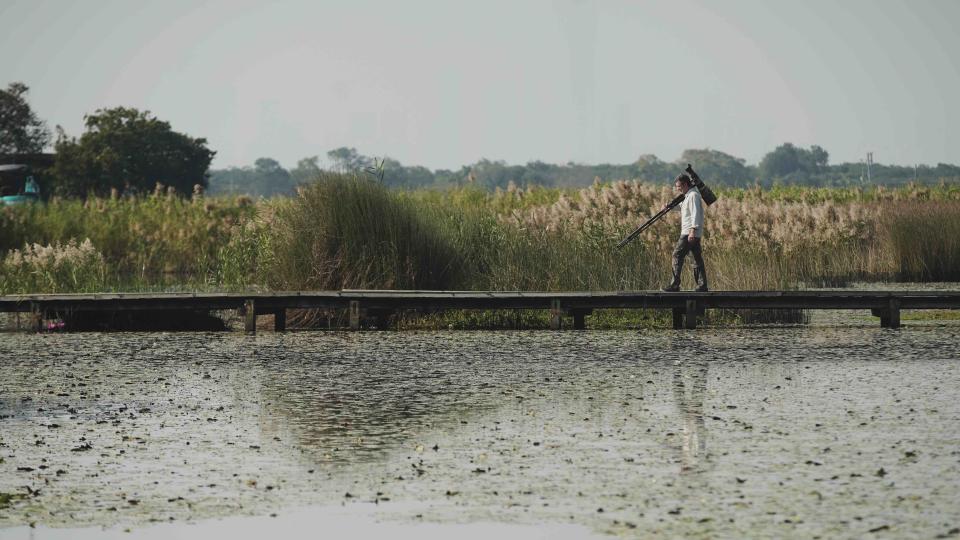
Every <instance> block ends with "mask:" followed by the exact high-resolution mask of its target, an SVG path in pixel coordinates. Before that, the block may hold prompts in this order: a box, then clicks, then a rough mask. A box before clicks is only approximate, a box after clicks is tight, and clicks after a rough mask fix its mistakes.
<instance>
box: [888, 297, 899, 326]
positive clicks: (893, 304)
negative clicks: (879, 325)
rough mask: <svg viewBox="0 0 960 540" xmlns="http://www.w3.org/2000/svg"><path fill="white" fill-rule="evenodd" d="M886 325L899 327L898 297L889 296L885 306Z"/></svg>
mask: <svg viewBox="0 0 960 540" xmlns="http://www.w3.org/2000/svg"><path fill="white" fill-rule="evenodd" d="M887 327H888V328H900V299H899V298H891V299H890V303H889V305H888V307H887Z"/></svg>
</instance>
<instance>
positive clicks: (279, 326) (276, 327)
mask: <svg viewBox="0 0 960 540" xmlns="http://www.w3.org/2000/svg"><path fill="white" fill-rule="evenodd" d="M286 330H287V310H286V309H284V308H280V309H278V310H277V311H276V313H274V314H273V331H274V332H285V331H286Z"/></svg>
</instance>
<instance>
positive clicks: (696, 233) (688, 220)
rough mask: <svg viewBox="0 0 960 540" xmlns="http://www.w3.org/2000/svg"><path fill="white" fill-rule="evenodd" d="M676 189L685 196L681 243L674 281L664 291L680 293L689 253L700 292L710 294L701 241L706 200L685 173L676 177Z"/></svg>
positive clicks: (675, 255) (681, 222)
mask: <svg viewBox="0 0 960 540" xmlns="http://www.w3.org/2000/svg"><path fill="white" fill-rule="evenodd" d="M673 185H674V189H676V190H677V191H678V192H680V193H682V194H683V195H684V197H683V202H682V203H680V240H678V241H677V247H676V248H674V250H673V281H671V282H670V284H669V285H667V286H666V287H664V288H663V290H664V291H667V292H677V291H679V290H680V271H681V270H683V259H684V258H685V257H686V256H687V253H690V252H692V253H693V277H694V279H695V280H696V281H697V288H696V291H697V292H706V291H707V272H706V267H705V266H704V265H703V254H702V253H701V250H700V239H701V238H702V237H703V197H701V196H700V190H698V189H697V188H696V186H694V185H693V181H692V180H691V179H690V177H689V176H687V175H686V174H681V175H679V176H677V179H676V180H675V181H674V183H673Z"/></svg>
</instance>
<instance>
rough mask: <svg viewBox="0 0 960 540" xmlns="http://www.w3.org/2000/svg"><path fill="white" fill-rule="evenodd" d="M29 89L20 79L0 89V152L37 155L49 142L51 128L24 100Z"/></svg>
mask: <svg viewBox="0 0 960 540" xmlns="http://www.w3.org/2000/svg"><path fill="white" fill-rule="evenodd" d="M29 91H30V89H29V88H28V87H27V85H25V84H23V83H19V82H15V83H10V85H8V86H7V89H6V90H0V154H36V153H40V152H43V149H44V148H46V146H47V145H48V144H49V143H50V130H49V129H47V124H46V122H44V121H43V120H40V119H39V118H38V117H37V115H36V113H34V112H33V110H32V109H31V108H30V104H29V103H27V99H26V95H27V92H29Z"/></svg>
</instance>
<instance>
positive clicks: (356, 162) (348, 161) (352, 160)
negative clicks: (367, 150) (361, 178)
mask: <svg viewBox="0 0 960 540" xmlns="http://www.w3.org/2000/svg"><path fill="white" fill-rule="evenodd" d="M327 157H328V158H330V161H332V162H333V163H334V167H335V168H336V170H338V171H340V172H353V171H362V170H363V169H365V168H367V167H370V166H372V165H373V160H372V159H370V158H369V157H367V156H362V155H360V154H359V153H357V149H356V148H347V147H346V146H341V147H340V148H336V149H334V150H331V151H329V152H327Z"/></svg>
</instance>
